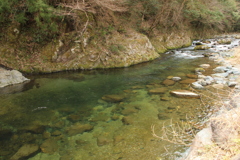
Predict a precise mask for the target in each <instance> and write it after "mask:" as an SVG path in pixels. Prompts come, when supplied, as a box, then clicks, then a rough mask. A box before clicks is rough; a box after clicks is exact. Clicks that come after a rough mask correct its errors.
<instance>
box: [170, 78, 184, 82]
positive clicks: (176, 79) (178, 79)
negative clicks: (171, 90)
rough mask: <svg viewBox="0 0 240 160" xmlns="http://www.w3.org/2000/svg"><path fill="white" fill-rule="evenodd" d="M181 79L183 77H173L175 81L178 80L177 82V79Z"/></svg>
mask: <svg viewBox="0 0 240 160" xmlns="http://www.w3.org/2000/svg"><path fill="white" fill-rule="evenodd" d="M181 79H182V78H181V77H173V78H172V80H173V81H176V82H177V81H180V80H181Z"/></svg>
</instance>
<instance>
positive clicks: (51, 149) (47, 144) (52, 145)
mask: <svg viewBox="0 0 240 160" xmlns="http://www.w3.org/2000/svg"><path fill="white" fill-rule="evenodd" d="M40 148H41V150H42V152H43V153H48V154H53V153H55V152H56V151H57V150H58V143H57V140H55V139H47V140H45V141H44V142H43V143H42V145H41V146H40Z"/></svg>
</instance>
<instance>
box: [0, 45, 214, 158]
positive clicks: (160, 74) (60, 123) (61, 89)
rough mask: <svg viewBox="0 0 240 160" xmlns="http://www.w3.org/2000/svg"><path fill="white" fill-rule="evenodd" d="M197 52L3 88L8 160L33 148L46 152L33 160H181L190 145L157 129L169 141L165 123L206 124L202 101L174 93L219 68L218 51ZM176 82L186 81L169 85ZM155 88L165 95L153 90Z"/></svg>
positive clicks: (0, 154)
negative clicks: (200, 72) (203, 66)
mask: <svg viewBox="0 0 240 160" xmlns="http://www.w3.org/2000/svg"><path fill="white" fill-rule="evenodd" d="M193 47H194V46H190V47H188V48H183V49H179V50H173V51H170V52H167V53H166V54H164V55H163V56H162V57H161V58H159V59H157V60H154V61H151V62H147V63H142V64H139V65H134V66H131V67H128V68H118V69H106V70H90V71H66V72H59V73H54V74H46V75H34V76H33V75H32V76H27V78H29V79H31V81H30V82H29V83H25V84H20V85H15V86H11V87H9V89H4V90H2V91H1V93H0V104H1V110H0V116H1V122H0V126H1V130H0V133H1V135H2V136H1V138H0V140H1V143H0V159H2V160H5V159H10V157H12V156H13V155H14V154H15V153H17V152H18V150H19V148H21V147H22V146H24V145H25V144H34V145H36V146H38V147H39V149H38V150H37V151H36V152H34V153H33V154H30V155H28V156H27V158H26V159H29V160H55V159H56V160H58V159H61V160H86V159H88V160H95V159H99V160H106V159H108V160H118V159H119V160H120V159H121V160H130V159H131V160H135V159H136V160H138V159H139V160H141V159H148V160H159V159H175V158H176V157H178V156H180V153H181V152H183V151H184V150H185V147H184V146H183V145H175V144H172V143H169V142H167V141H162V140H161V139H158V138H156V137H154V136H153V135H152V134H153V133H152V130H151V126H152V125H154V126H155V133H156V134H158V135H159V136H161V129H162V126H163V125H164V126H171V125H174V124H176V123H187V122H190V121H191V122H194V123H198V122H201V121H203V119H204V116H205V114H207V110H208V109H209V108H207V107H206V106H204V105H202V102H201V100H200V99H184V98H177V97H174V96H172V95H171V94H170V93H169V92H170V91H171V90H179V89H185V90H189V89H190V88H191V87H190V84H191V83H189V82H186V81H185V82H183V81H184V80H189V79H190V80H194V75H195V69H196V68H199V65H200V64H206V63H207V64H210V67H209V68H208V69H206V70H205V72H204V75H210V74H211V73H212V69H213V68H215V67H216V66H217V64H215V63H214V61H212V60H209V58H208V57H204V56H203V54H205V53H211V52H215V51H214V49H212V50H211V49H210V50H201V51H197V50H193ZM191 76H192V77H191ZM171 77H180V78H181V81H178V82H174V83H173V84H167V83H164V81H165V80H166V79H171ZM191 82H192V81H191ZM155 88H164V91H162V92H161V93H157V94H156V93H152V92H150V90H152V89H155ZM198 92H201V93H204V92H205V90H199V91H198ZM109 96H110V97H114V98H113V99H111V98H110V100H109ZM106 97H108V98H106ZM195 129H196V130H198V128H195ZM199 129H201V128H199Z"/></svg>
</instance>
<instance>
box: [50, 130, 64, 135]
mask: <svg viewBox="0 0 240 160" xmlns="http://www.w3.org/2000/svg"><path fill="white" fill-rule="evenodd" d="M60 135H62V132H61V131H59V130H56V131H54V132H52V136H60Z"/></svg>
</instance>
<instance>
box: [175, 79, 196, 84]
mask: <svg viewBox="0 0 240 160" xmlns="http://www.w3.org/2000/svg"><path fill="white" fill-rule="evenodd" d="M196 81H197V80H196V79H185V80H182V81H180V82H179V83H180V84H191V83H194V82H196Z"/></svg>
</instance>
